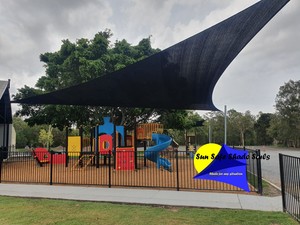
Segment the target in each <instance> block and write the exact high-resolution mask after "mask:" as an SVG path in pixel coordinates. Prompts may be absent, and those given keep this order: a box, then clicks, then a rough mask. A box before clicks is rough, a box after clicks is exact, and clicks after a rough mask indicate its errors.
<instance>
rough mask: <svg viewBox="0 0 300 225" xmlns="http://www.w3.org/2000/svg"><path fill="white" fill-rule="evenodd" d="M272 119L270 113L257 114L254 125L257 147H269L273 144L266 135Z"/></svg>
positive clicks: (270, 137)
mask: <svg viewBox="0 0 300 225" xmlns="http://www.w3.org/2000/svg"><path fill="white" fill-rule="evenodd" d="M271 119H272V114H271V113H262V112H260V113H259V117H258V119H257V121H256V123H255V124H254V129H255V132H256V144H258V145H271V144H272V143H273V138H272V136H271V135H270V134H269V133H268V129H269V128H270V125H271V124H270V123H271Z"/></svg>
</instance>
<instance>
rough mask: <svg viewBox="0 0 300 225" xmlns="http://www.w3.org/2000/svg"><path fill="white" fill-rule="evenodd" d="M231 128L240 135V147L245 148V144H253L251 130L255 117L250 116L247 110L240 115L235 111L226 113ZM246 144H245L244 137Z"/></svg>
mask: <svg viewBox="0 0 300 225" xmlns="http://www.w3.org/2000/svg"><path fill="white" fill-rule="evenodd" d="M228 114H229V118H230V120H229V121H230V123H231V126H234V127H235V129H236V130H237V131H238V132H239V134H240V145H242V146H245V144H247V145H250V144H252V143H253V135H254V134H253V128H254V123H255V117H254V116H253V115H251V112H250V111H249V110H247V111H246V112H245V113H240V112H237V111H235V110H230V111H228ZM246 134H248V135H247V140H248V142H247V143H246V137H245V135H246Z"/></svg>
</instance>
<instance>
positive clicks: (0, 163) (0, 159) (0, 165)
mask: <svg viewBox="0 0 300 225" xmlns="http://www.w3.org/2000/svg"><path fill="white" fill-rule="evenodd" d="M2 160H3V159H2V147H1V148H0V183H1V177H2Z"/></svg>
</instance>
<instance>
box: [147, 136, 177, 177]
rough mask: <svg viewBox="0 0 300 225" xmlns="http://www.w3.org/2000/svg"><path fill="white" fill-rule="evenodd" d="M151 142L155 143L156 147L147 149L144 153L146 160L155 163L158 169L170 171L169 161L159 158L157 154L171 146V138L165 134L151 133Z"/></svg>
mask: <svg viewBox="0 0 300 225" xmlns="http://www.w3.org/2000/svg"><path fill="white" fill-rule="evenodd" d="M152 140H154V141H155V143H156V145H154V146H152V147H150V148H148V149H147V150H146V151H145V157H146V158H147V159H148V160H151V161H152V162H155V163H156V167H157V168H160V167H161V166H162V167H163V168H164V169H166V170H169V171H171V163H170V161H169V160H167V159H165V158H161V157H159V153H160V152H161V151H163V150H165V149H166V148H167V147H168V146H169V145H170V144H171V142H172V138H170V137H169V136H167V135H165V134H155V133H153V134H152Z"/></svg>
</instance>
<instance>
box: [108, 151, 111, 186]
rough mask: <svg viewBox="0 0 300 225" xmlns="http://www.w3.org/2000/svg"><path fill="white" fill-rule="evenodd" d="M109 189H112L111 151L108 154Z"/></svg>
mask: <svg viewBox="0 0 300 225" xmlns="http://www.w3.org/2000/svg"><path fill="white" fill-rule="evenodd" d="M108 187H109V188H111V150H109V154H108Z"/></svg>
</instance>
